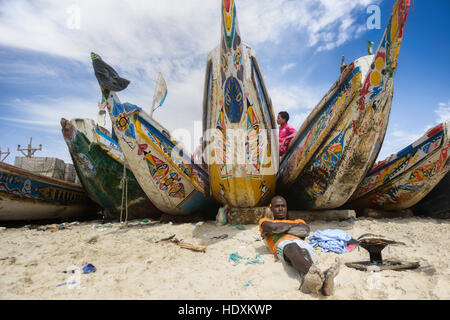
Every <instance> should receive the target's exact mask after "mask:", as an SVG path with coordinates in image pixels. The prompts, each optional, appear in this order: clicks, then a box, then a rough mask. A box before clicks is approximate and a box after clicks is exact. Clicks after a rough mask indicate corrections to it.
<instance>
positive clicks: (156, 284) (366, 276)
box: [0, 217, 450, 300]
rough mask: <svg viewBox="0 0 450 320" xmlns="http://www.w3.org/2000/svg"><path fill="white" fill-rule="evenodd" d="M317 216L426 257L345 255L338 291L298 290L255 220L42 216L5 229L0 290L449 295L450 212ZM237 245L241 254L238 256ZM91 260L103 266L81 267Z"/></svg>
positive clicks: (88, 294) (322, 256)
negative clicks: (361, 264) (398, 264)
mask: <svg viewBox="0 0 450 320" xmlns="http://www.w3.org/2000/svg"><path fill="white" fill-rule="evenodd" d="M309 225H310V227H311V234H312V233H313V232H314V231H315V230H324V229H341V230H344V231H346V232H347V233H349V234H350V235H351V236H353V237H354V238H357V237H358V236H360V235H362V234H364V233H368V232H370V233H376V234H381V235H384V236H386V237H389V238H391V239H394V240H397V241H401V242H404V243H405V245H404V246H388V247H387V248H385V249H384V250H383V259H393V260H401V261H418V262H420V267H419V268H418V269H414V270H405V271H381V272H373V271H372V272H364V271H359V270H356V269H352V268H349V267H347V266H345V265H342V267H341V270H340V273H339V274H338V276H337V277H336V291H335V294H334V295H332V296H329V297H324V296H322V295H309V294H303V293H301V292H300V291H299V290H298V287H299V277H298V275H297V274H296V271H295V270H294V269H293V268H291V267H289V266H286V265H285V264H283V263H282V262H281V261H277V260H275V258H274V257H273V255H272V254H271V253H270V252H269V250H268V249H267V247H266V246H265V243H264V241H262V240H261V238H260V236H259V233H258V227H257V225H245V226H243V228H244V229H243V230H241V229H242V228H241V226H232V225H225V226H216V225H215V223H214V221H207V222H197V223H183V224H176V223H160V222H158V221H149V222H147V223H143V222H141V221H140V220H134V221H129V223H128V226H125V225H124V224H120V223H106V224H102V223H101V220H95V221H86V222H80V223H74V224H71V225H66V226H67V229H62V230H57V228H52V227H51V226H50V227H49V226H48V225H47V226H45V225H44V226H40V228H39V229H36V228H32V229H30V228H28V227H20V228H6V229H3V230H2V231H0V237H1V243H2V245H1V247H0V266H1V271H0V299H87V300H95V299H214V300H216V299H221V300H222V299H223V300H226V299H243V300H245V299H256V300H259V299H269V300H275V299H281V300H286V299H290V300H308V299H352V300H353V299H356V300H358V299H450V269H449V261H450V254H449V252H450V251H449V249H448V248H449V247H450V237H449V236H448V235H449V231H450V221H449V220H440V219H433V218H420V217H408V218H397V219H373V218H367V217H364V218H358V219H356V220H355V221H351V220H350V221H349V220H346V221H340V222H339V221H327V222H325V221H312V222H311V223H310V224H309ZM44 229H47V230H44ZM225 234H226V235H227V236H223V235H225ZM171 235H175V238H177V239H178V240H183V241H184V242H187V243H191V244H194V245H201V246H206V252H195V251H191V250H188V249H185V248H181V247H180V246H179V245H177V244H175V243H171V242H167V241H158V240H161V239H164V238H167V237H169V236H171ZM220 236H222V237H220ZM213 237H219V238H213ZM233 253H237V255H239V256H241V257H242V259H241V260H240V261H237V262H233V261H232V260H230V259H229V257H230V254H233ZM317 254H318V257H319V267H320V268H321V269H322V270H325V269H326V268H328V267H329V266H330V265H331V264H332V263H333V262H334V260H335V258H336V257H337V256H339V257H340V258H341V260H342V262H344V263H345V262H353V261H366V260H369V254H368V252H367V251H366V250H364V249H363V248H359V249H358V248H356V249H354V250H352V251H351V252H348V253H345V254H335V253H324V252H319V251H317ZM89 263H90V264H93V265H94V266H95V267H96V272H93V273H88V274H83V273H82V268H83V267H84V266H85V265H87V264H89ZM67 270H75V271H74V273H64V271H67Z"/></svg>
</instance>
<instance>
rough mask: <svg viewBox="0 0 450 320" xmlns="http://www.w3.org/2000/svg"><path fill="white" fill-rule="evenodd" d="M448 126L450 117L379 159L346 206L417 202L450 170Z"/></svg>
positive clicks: (379, 206) (392, 205)
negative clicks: (411, 142) (411, 141)
mask: <svg viewBox="0 0 450 320" xmlns="http://www.w3.org/2000/svg"><path fill="white" fill-rule="evenodd" d="M449 130H450V121H447V122H446V123H442V124H439V125H438V126H436V127H434V128H432V129H430V130H429V131H428V132H427V133H426V134H425V135H424V136H423V137H421V138H420V139H419V140H417V141H416V142H414V143H413V144H411V145H409V146H408V147H406V148H405V149H403V150H402V151H400V152H398V153H397V154H394V155H392V156H390V157H389V158H387V159H385V160H383V161H380V162H378V163H377V164H376V165H375V166H374V167H373V168H372V169H371V170H370V172H369V173H368V175H367V176H366V177H365V178H364V180H363V181H362V182H361V184H360V185H359V186H358V188H357V189H356V191H355V193H354V194H353V195H352V197H351V199H350V201H349V204H348V205H346V207H349V208H355V209H359V208H374V209H381V210H388V211H389V210H401V209H406V208H410V207H412V206H414V205H415V204H416V203H418V202H419V201H420V200H421V199H422V198H424V197H425V196H426V195H427V194H428V193H429V192H430V191H431V190H433V188H434V187H435V186H436V185H437V184H438V183H439V182H440V181H441V179H442V178H444V177H445V175H446V174H447V173H448V171H449V168H450V162H449V155H448V154H449V151H450V150H449V149H450V141H449ZM447 196H448V195H447Z"/></svg>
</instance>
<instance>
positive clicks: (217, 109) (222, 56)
mask: <svg viewBox="0 0 450 320" xmlns="http://www.w3.org/2000/svg"><path fill="white" fill-rule="evenodd" d="M221 16H222V32H221V38H220V45H219V46H218V47H216V48H215V49H214V50H212V51H211V52H210V53H209V55H208V58H207V64H206V74H205V86H204V97H203V141H205V146H204V150H203V154H204V157H205V162H206V164H207V165H208V172H209V178H210V185H211V193H212V195H213V196H214V198H215V199H216V200H218V201H219V202H220V203H222V204H224V205H225V204H227V205H229V206H231V207H255V206H261V205H265V204H266V203H267V202H268V200H270V198H271V197H272V196H273V194H274V192H275V184H276V172H277V171H278V165H279V156H278V132H277V128H276V123H275V118H274V114H273V109H272V102H271V100H270V97H269V95H268V93H267V90H266V87H265V85H264V82H263V78H262V75H261V71H260V68H259V65H258V61H257V59H256V56H255V51H254V50H253V49H252V48H251V47H250V46H248V45H246V44H244V43H242V41H241V36H240V33H239V26H238V22H237V17H236V5H235V1H233V0H223V1H222V6H221Z"/></svg>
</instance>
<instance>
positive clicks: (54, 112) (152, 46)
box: [0, 0, 450, 163]
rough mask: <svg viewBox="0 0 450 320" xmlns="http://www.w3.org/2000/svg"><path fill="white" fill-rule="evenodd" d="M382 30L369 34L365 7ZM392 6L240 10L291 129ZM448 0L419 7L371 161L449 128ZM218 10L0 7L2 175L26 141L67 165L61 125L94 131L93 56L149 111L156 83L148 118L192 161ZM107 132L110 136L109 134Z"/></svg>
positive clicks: (390, 0) (202, 2)
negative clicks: (178, 141) (158, 97)
mask: <svg viewBox="0 0 450 320" xmlns="http://www.w3.org/2000/svg"><path fill="white" fill-rule="evenodd" d="M372 4H375V5H379V7H380V9H381V28H380V29H378V30H377V29H373V30H369V29H368V28H367V25H366V21H367V19H368V18H369V16H370V15H371V14H368V13H367V12H366V9H367V8H368V7H369V6H370V5H372ZM393 4H394V0H342V1H334V0H333V1H331V0H320V1H319V0H295V1H292V0H270V1H269V0H236V6H237V14H238V22H239V27H240V31H241V36H242V39H243V41H244V42H246V43H248V44H249V45H250V46H252V47H253V48H254V49H255V50H256V55H257V58H258V60H259V64H260V67H261V69H262V73H263V77H264V80H265V83H266V87H267V89H268V91H269V95H270V96H271V98H272V102H273V105H274V109H275V112H276V113H277V112H279V111H282V110H287V111H288V112H289V113H290V115H291V119H292V120H291V121H290V123H291V124H292V125H293V126H294V127H296V128H298V127H299V126H300V124H301V123H302V121H303V120H304V119H305V118H306V117H307V115H308V114H309V112H310V111H311V110H312V108H313V107H314V106H315V104H316V103H317V102H318V101H319V100H320V98H321V97H322V96H323V95H324V94H325V93H326V92H327V91H328V89H329V88H330V86H331V85H332V84H333V82H334V81H335V80H336V79H337V77H338V75H339V65H340V59H341V55H344V56H345V58H346V62H347V63H349V62H351V61H352V60H354V59H356V58H358V57H360V56H363V55H366V54H367V46H366V39H369V40H371V41H374V42H375V44H374V49H376V48H377V46H378V43H379V41H380V39H381V36H382V34H383V31H384V28H385V26H386V24H387V21H388V19H389V17H390V14H391V11H392V6H393ZM449 12H450V1H448V0H433V1H425V0H416V1H415V2H414V7H413V8H412V10H410V13H409V16H408V19H407V22H406V28H405V36H404V40H403V44H402V48H401V51H400V57H399V67H398V69H397V74H396V76H395V80H394V99H393V103H392V111H391V116H390V120H389V125H388V130H387V134H386V138H385V141H384V144H383V147H382V149H381V152H380V155H379V159H382V158H385V157H387V156H388V155H390V154H391V153H394V152H397V151H399V150H400V149H402V148H403V147H405V146H406V145H407V144H409V143H411V142H413V141H414V140H415V139H417V138H419V137H420V136H421V135H422V134H424V133H425V131H426V130H427V129H428V128H430V127H432V126H434V125H435V124H437V123H439V122H442V121H443V120H445V119H450V90H449V83H450V81H449V80H450V75H449V72H450V62H449V59H448V56H449V52H450V41H449V40H450V36H449V31H450V28H449V27H450V22H449V20H448V18H447V15H448V13H449ZM219 33H220V1H219V0H192V1H184V0H183V1H182V0H151V1H137V0H135V1H130V2H125V1H106V0H98V1H95V2H94V1H92V2H89V1H84V0H70V1H25V0H15V1H0V122H1V124H2V125H1V126H0V148H1V150H2V151H5V150H6V149H7V148H8V147H9V149H10V151H11V155H10V156H9V157H8V159H7V161H6V162H8V163H13V162H14V157H15V156H16V155H20V153H19V152H18V151H16V149H17V145H18V144H20V145H22V146H26V145H27V144H28V141H29V139H30V137H31V136H32V137H33V144H34V145H35V146H37V145H39V144H42V145H43V151H38V152H37V153H36V154H35V155H36V156H48V157H58V158H61V159H63V160H65V161H66V162H70V161H71V160H70V155H69V152H68V150H67V146H66V144H65V142H64V140H63V137H62V134H61V130H60V124H59V121H60V118H61V117H64V118H66V119H72V118H75V117H80V118H92V119H94V120H96V119H97V102H98V101H99V99H100V91H99V88H98V85H97V82H96V79H95V77H94V73H93V70H92V66H91V61H90V52H91V51H94V52H96V53H98V54H100V55H101V56H102V57H103V58H104V59H105V61H107V62H108V63H110V64H111V65H112V66H114V68H115V69H116V70H117V71H118V72H119V74H120V75H121V76H123V77H125V78H127V79H129V80H130V81H131V84H130V85H129V87H128V88H127V89H126V90H125V91H123V92H120V93H119V97H120V98H121V100H122V101H128V102H131V103H134V104H137V105H139V106H141V107H142V108H143V109H144V110H149V108H150V106H151V102H152V97H153V91H154V87H155V83H156V79H157V74H158V72H159V71H161V72H162V74H163V75H164V77H165V79H166V82H167V87H168V96H167V98H166V101H165V103H164V105H163V107H162V108H160V109H158V110H157V111H156V112H155V113H154V117H155V119H156V120H158V121H159V122H161V123H162V124H163V125H164V126H165V127H167V128H168V129H169V130H170V131H171V132H172V134H174V135H175V136H177V135H181V134H183V133H185V134H186V133H188V134H189V135H190V139H189V140H186V139H184V144H185V147H186V148H187V149H188V150H193V148H194V147H195V145H196V143H197V142H198V138H199V134H201V133H200V130H201V112H202V97H203V83H204V72H205V66H206V64H205V63H206V57H207V55H208V53H209V51H210V50H212V49H213V48H214V47H215V46H216V45H217V44H218V43H219V37H220V35H219ZM108 128H109V129H110V126H109V127H108Z"/></svg>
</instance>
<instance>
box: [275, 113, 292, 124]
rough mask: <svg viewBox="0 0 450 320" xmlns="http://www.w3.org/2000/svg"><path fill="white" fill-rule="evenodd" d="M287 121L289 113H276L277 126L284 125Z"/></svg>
mask: <svg viewBox="0 0 450 320" xmlns="http://www.w3.org/2000/svg"><path fill="white" fill-rule="evenodd" d="M288 121H289V113H287V112H286V111H281V112H280V113H278V117H277V123H278V125H280V126H281V125H283V124H285V123H287V122H288Z"/></svg>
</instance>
